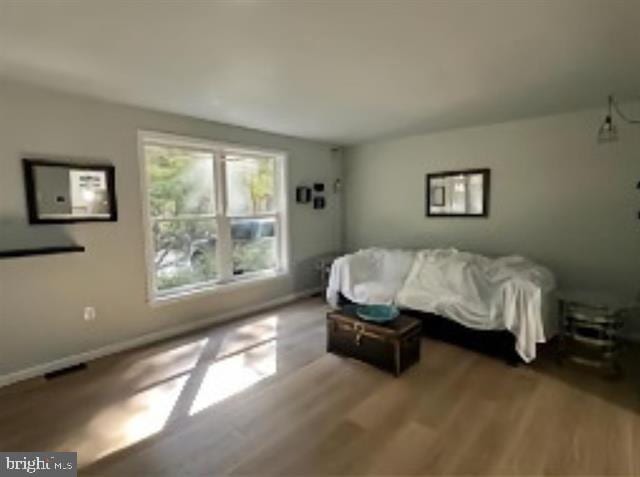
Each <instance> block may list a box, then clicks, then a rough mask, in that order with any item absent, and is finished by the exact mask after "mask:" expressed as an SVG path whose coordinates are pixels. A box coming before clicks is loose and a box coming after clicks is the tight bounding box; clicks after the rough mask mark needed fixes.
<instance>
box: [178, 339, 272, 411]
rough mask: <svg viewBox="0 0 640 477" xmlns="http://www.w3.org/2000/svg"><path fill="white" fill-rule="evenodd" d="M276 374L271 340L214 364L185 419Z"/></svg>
mask: <svg viewBox="0 0 640 477" xmlns="http://www.w3.org/2000/svg"><path fill="white" fill-rule="evenodd" d="M276 371H277V344H276V342H275V340H271V341H269V342H267V343H264V344H261V345H259V346H255V347H253V348H250V349H248V350H246V351H243V352H240V353H237V354H234V355H232V356H229V357H227V358H223V359H221V360H220V361H216V362H214V363H213V364H212V365H211V366H209V369H208V370H207V373H206V375H205V377H204V379H203V380H202V384H201V385H200V389H199V390H198V393H197V395H196V398H195V399H194V401H193V404H192V405H191V409H190V410H189V415H190V416H193V415H194V414H197V413H198V412H200V411H202V410H203V409H206V408H208V407H210V406H213V405H214V404H216V403H219V402H220V401H223V400H225V399H227V398H228V397H230V396H233V395H235V394H238V393H239V392H241V391H243V390H245V389H247V388H249V387H251V386H253V385H255V384H256V383H258V382H260V381H262V380H263V379H265V378H267V377H269V376H272V375H274V374H275V373H276Z"/></svg>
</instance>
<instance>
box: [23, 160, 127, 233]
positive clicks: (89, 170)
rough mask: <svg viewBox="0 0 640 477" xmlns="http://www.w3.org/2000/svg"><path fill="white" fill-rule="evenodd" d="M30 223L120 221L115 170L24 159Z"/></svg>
mask: <svg viewBox="0 0 640 477" xmlns="http://www.w3.org/2000/svg"><path fill="white" fill-rule="evenodd" d="M22 162H23V168H24V180H25V191H26V194H27V208H28V213H29V223H31V224H47V223H66V222H112V221H116V220H117V218H118V217H117V207H116V190H115V169H114V167H113V166H109V165H105V166H97V165H87V164H74V163H70V162H69V163H67V162H53V161H47V160H42V159H23V161H22Z"/></svg>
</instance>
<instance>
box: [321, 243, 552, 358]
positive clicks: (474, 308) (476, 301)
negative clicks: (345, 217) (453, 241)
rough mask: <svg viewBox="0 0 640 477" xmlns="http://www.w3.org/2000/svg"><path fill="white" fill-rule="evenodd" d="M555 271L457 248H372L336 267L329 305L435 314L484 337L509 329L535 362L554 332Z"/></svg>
mask: <svg viewBox="0 0 640 477" xmlns="http://www.w3.org/2000/svg"><path fill="white" fill-rule="evenodd" d="M554 287H555V280H554V278H553V275H552V274H551V272H550V271H549V270H548V269H546V268H544V267H542V266H540V265H537V264H535V263H533V262H531V261H529V260H527V259H525V258H523V257H517V256H510V257H502V258H497V259H490V258H487V257H484V256H481V255H475V254H471V253H466V252H460V251H457V250H454V249H446V250H439V249H435V250H422V251H419V252H411V251H404V250H384V249H368V250H361V251H359V252H357V253H355V254H351V255H346V256H344V257H341V258H339V259H338V260H336V262H335V263H334V265H333V267H332V270H331V275H330V278H329V286H328V288H327V299H328V301H329V303H330V304H332V305H333V306H337V301H338V294H339V293H342V294H343V295H344V296H345V297H346V298H348V299H350V300H351V301H354V302H356V303H367V304H376V303H383V304H390V303H395V304H397V305H398V306H400V307H403V308H411V309H415V310H420V311H425V312H430V313H435V314H437V315H440V316H444V317H446V318H449V319H452V320H454V321H457V322H458V323H461V324H463V325H465V326H468V327H470V328H475V329H481V330H498V329H507V330H509V331H510V332H511V333H513V334H514V335H515V337H516V350H517V352H518V353H519V354H520V356H521V357H522V358H523V359H524V360H525V361H526V362H530V361H532V360H533V359H535V356H536V344H537V343H543V342H545V341H546V340H547V339H548V338H549V337H550V336H552V335H553V334H554V333H555V332H556V329H555V328H556V327H555V326H554V325H553V320H551V319H549V317H548V316H547V314H548V312H549V311H550V306H549V304H548V303H546V302H547V298H548V297H549V296H550V294H551V292H552V291H553V289H554Z"/></svg>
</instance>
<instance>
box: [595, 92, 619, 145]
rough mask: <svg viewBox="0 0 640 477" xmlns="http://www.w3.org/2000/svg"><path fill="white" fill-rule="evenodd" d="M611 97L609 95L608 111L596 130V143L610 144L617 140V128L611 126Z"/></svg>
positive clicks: (613, 125)
mask: <svg viewBox="0 0 640 477" xmlns="http://www.w3.org/2000/svg"><path fill="white" fill-rule="evenodd" d="M612 111H613V96H612V95H609V111H608V113H607V115H606V116H605V118H604V121H603V122H602V125H601V126H600V129H598V142H600V143H603V142H612V141H617V140H618V128H617V127H616V125H615V124H613V115H612Z"/></svg>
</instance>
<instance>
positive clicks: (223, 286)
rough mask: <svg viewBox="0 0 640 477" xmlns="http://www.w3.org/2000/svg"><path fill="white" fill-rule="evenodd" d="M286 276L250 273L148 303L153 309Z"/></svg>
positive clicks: (199, 286) (157, 298) (178, 291)
mask: <svg viewBox="0 0 640 477" xmlns="http://www.w3.org/2000/svg"><path fill="white" fill-rule="evenodd" d="M288 276H289V272H288V271H282V270H280V271H269V272H260V273H252V274H250V275H246V276H242V277H238V278H235V279H233V280H231V281H228V282H223V283H221V282H209V283H204V284H201V285H195V286H192V287H185V288H182V289H179V290H176V291H174V292H171V293H166V294H163V295H160V296H153V297H151V298H150V300H149V303H150V304H151V306H153V307H156V306H164V305H170V304H172V303H176V302H181V301H186V300H190V299H195V298H202V297H204V296H207V295H217V294H219V293H225V292H231V291H234V290H239V289H243V288H249V287H252V286H259V285H265V284H267V283H270V282H274V281H277V280H281V279H283V278H286V277H288Z"/></svg>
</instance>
